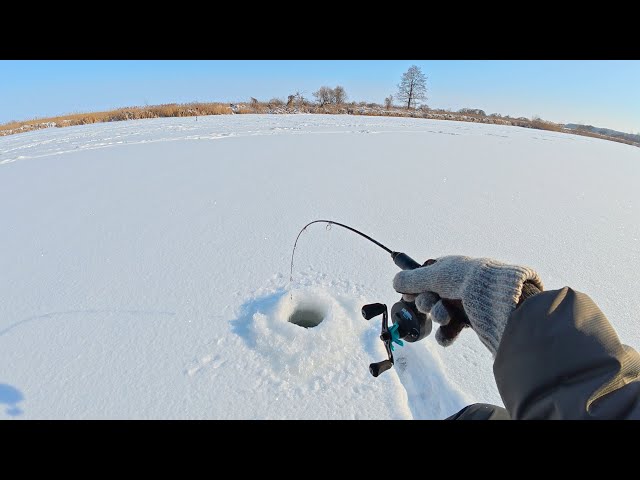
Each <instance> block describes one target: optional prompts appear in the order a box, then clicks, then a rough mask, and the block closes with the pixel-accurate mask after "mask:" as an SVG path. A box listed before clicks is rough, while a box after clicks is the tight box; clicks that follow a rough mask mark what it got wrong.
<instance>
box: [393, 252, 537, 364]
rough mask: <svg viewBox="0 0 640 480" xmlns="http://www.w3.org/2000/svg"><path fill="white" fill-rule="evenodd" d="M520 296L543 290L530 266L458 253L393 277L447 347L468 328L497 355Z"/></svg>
mask: <svg viewBox="0 0 640 480" xmlns="http://www.w3.org/2000/svg"><path fill="white" fill-rule="evenodd" d="M523 287H524V296H530V295H532V294H535V293H537V292H539V291H540V290H543V288H544V287H543V285H542V280H540V277H539V276H538V274H537V273H536V272H535V271H533V270H532V269H530V268H527V267H522V266H518V265H508V264H505V263H502V262H499V261H497V260H493V259H490V258H470V257H464V256H460V255H453V256H447V257H441V258H438V259H436V260H429V261H427V262H426V266H423V267H420V268H416V269H415V270H404V271H401V272H399V273H398V274H396V276H395V277H394V279H393V288H394V289H395V290H396V291H397V292H399V293H402V294H403V298H404V299H405V300H408V301H411V300H414V301H415V303H416V308H417V309H418V310H419V311H421V312H423V313H426V314H427V318H430V319H431V320H433V321H434V322H436V323H438V324H439V325H440V328H439V329H438V331H437V332H436V341H437V342H438V343H439V344H440V345H442V346H448V345H450V344H451V343H452V342H453V341H454V340H455V339H456V337H457V335H458V334H459V333H460V331H461V330H462V328H464V327H466V326H470V327H471V328H472V329H473V330H474V331H475V332H476V334H477V335H478V337H479V338H480V340H481V341H482V343H483V344H484V345H485V346H486V347H487V348H488V349H489V351H490V352H491V354H492V355H493V356H494V357H495V355H496V351H497V350H498V346H499V345H500V339H501V338H502V333H503V332H504V329H505V327H506V325H507V321H508V319H509V315H511V312H513V311H514V310H515V309H516V307H517V305H518V303H519V302H520V301H521V300H522V297H523Z"/></svg>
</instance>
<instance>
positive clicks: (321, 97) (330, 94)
mask: <svg viewBox="0 0 640 480" xmlns="http://www.w3.org/2000/svg"><path fill="white" fill-rule="evenodd" d="M313 96H314V97H316V100H317V102H318V103H319V104H320V106H321V107H324V106H325V105H327V104H328V103H333V100H334V97H335V94H334V91H333V89H332V88H329V87H320V88H319V89H318V91H317V92H313Z"/></svg>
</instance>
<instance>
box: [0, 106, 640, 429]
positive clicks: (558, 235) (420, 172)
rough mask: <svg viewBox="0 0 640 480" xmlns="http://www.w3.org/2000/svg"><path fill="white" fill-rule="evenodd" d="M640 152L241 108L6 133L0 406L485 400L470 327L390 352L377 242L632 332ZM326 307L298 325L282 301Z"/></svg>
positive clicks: (239, 409)
mask: <svg viewBox="0 0 640 480" xmlns="http://www.w3.org/2000/svg"><path fill="white" fill-rule="evenodd" d="M638 183H640V149H638V148H635V147H631V146H627V145H623V144H619V143H613V142H607V141H602V140H597V139H592V138H588V137H581V136H573V135H567V134H561V133H555V132H546V131H539V130H528V129H522V128H518V127H505V126H495V125H480V124H472V123H458V122H446V121H435V120H422V119H399V118H383V117H360V116H358V117H351V116H315V115H292V116H285V115H282V116H261V115H237V116H215V117H204V118H203V117H200V118H198V119H197V120H196V119H195V118H193V117H191V118H170V119H153V120H138V121H129V122H117V123H105V124H94V125H87V126H79V127H69V128H63V129H48V130H41V131H35V132H30V133H25V134H20V135H14V136H8V137H3V138H0V228H1V230H0V231H1V238H2V244H1V245H2V248H1V249H0V419H12V418H15V419H32V418H237V419H250V418H270V419H271V418H294V419H302V418H340V419H342V418H344V419H372V418H373V419H387V418H392V419H410V418H419V419H430V418H443V417H445V416H447V415H450V414H452V413H454V412H455V411H456V410H458V409H460V408H462V407H463V406H464V405H466V404H467V403H471V402H491V403H498V404H501V403H502V402H501V399H500V396H499V394H498V391H497V389H496V387H495V385H494V383H493V376H492V369H491V367H492V359H491V356H490V354H489V352H488V351H486V350H485V349H484V347H483V346H482V345H481V343H480V342H479V340H478V339H477V338H476V337H475V335H474V334H473V333H472V332H471V331H469V330H466V331H464V332H463V333H462V335H461V337H460V339H459V340H458V341H457V342H456V343H455V344H454V345H453V346H451V347H450V348H448V349H443V348H441V347H439V346H438V345H437V344H436V343H435V340H434V339H433V338H432V337H429V338H427V339H426V340H424V341H422V342H419V343H415V344H408V345H406V346H405V347H402V348H399V349H397V350H396V353H397V356H396V366H395V367H394V368H393V369H392V370H390V371H388V372H386V373H383V374H382V375H381V376H380V377H378V378H373V377H372V376H371V375H370V374H369V372H368V365H369V363H371V362H373V361H379V360H383V359H384V358H385V353H384V347H383V345H382V343H381V342H380V341H379V339H378V335H379V333H380V324H379V320H378V319H376V320H375V321H372V323H367V322H366V321H365V320H364V319H363V318H362V317H361V315H360V307H361V306H362V305H363V304H364V303H369V302H378V301H379V302H383V303H387V304H388V305H391V304H393V303H394V302H395V301H396V300H397V299H398V295H397V294H396V293H395V292H394V291H393V289H392V286H391V279H392V278H393V275H394V274H395V273H396V271H397V268H396V267H395V265H394V264H393V262H392V260H391V258H390V257H389V256H388V254H386V253H385V252H384V251H382V250H381V249H379V248H378V247H376V246H375V245H373V244H371V243H369V242H367V241H366V240H364V239H362V238H360V237H358V236H357V235H354V234H353V233H351V232H348V231H345V230H343V229H340V228H338V227H334V228H332V229H331V230H329V231H327V230H326V229H325V227H324V226H323V225H312V226H311V227H309V229H308V230H307V232H305V233H304V234H303V235H302V236H301V238H300V241H299V243H298V248H297V251H296V257H295V268H294V282H293V284H292V285H291V286H290V285H289V262H290V256H291V249H292V247H293V242H294V240H295V237H296V235H297V233H298V231H299V230H300V228H301V227H302V226H303V225H305V224H306V223H307V222H309V221H311V220H314V219H316V218H329V219H333V220H335V221H338V222H343V223H347V224H349V225H351V226H353V227H355V228H357V229H360V230H362V231H363V232H365V233H367V234H369V235H371V236H373V237H374V238H376V239H377V240H378V241H380V242H382V243H384V244H386V245H387V246H389V247H390V248H392V249H394V250H399V251H403V252H406V253H407V254H409V255H410V256H412V257H414V258H415V259H416V260H419V261H424V260H425V259H427V258H435V257H438V256H441V255H446V254H465V255H471V256H492V257H495V258H498V259H501V260H504V261H511V262H516V263H521V264H525V265H529V266H531V267H534V268H535V269H537V270H538V272H539V273H540V275H541V277H542V279H543V280H544V282H545V286H546V288H547V289H553V288H559V287H562V286H564V285H570V286H572V287H573V288H575V289H578V290H581V291H584V292H586V293H588V294H589V295H591V297H592V298H593V299H594V300H595V301H596V302H597V303H598V304H599V306H600V307H601V309H602V310H603V311H604V312H605V313H606V314H607V315H608V317H609V319H610V320H611V322H612V323H613V325H614V326H615V327H616V328H617V330H618V333H619V335H620V337H621V339H622V340H623V342H624V343H627V344H630V345H632V346H635V347H636V348H640V298H639V297H638V294H637V292H638V289H639V287H640V281H639V280H638V269H639V268H640V222H639V220H640V189H639V188H638ZM301 306H304V308H313V309H315V310H316V311H317V312H319V314H320V316H321V317H322V318H323V321H322V323H320V324H319V325H318V326H317V327H315V328H309V329H304V328H301V327H299V326H297V325H294V324H292V323H289V322H288V321H287V320H288V318H289V314H290V313H291V312H292V311H293V310H294V309H296V308H300V307H301Z"/></svg>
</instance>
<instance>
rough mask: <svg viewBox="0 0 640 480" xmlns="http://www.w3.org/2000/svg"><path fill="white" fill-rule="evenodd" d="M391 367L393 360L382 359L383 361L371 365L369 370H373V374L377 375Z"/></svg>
mask: <svg viewBox="0 0 640 480" xmlns="http://www.w3.org/2000/svg"><path fill="white" fill-rule="evenodd" d="M391 367H393V362H392V361H391V360H382V361H381V362H377V363H372V364H371V365H369V372H371V375H373V376H374V377H377V376H378V375H380V374H381V373H382V372H386V371H387V370H389V369H390V368H391Z"/></svg>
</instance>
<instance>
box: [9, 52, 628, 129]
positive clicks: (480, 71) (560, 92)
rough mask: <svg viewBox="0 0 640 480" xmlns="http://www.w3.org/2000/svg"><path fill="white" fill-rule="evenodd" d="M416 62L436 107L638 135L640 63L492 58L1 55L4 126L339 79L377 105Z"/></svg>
mask: <svg viewBox="0 0 640 480" xmlns="http://www.w3.org/2000/svg"><path fill="white" fill-rule="evenodd" d="M412 64H415V65H418V66H419V67H421V68H422V71H423V72H424V73H425V74H426V75H427V77H428V80H427V88H428V97H429V98H428V100H427V104H428V105H429V106H430V107H432V108H445V109H446V108H450V109H452V110H458V109H460V108H463V107H469V108H481V109H483V110H485V112H486V113H494V112H497V113H501V114H503V115H507V114H508V115H511V116H516V117H518V116H524V117H531V116H533V115H538V116H540V117H542V118H544V119H546V120H551V121H555V122H560V123H569V122H573V123H587V124H591V125H596V126H600V127H608V128H613V129H616V130H621V131H625V132H632V133H637V132H640V89H639V86H640V61H610V60H604V61H596V60H593V61H561V60H550V61H546V60H545V61H512V60H509V61H506V60H502V61H494V60H491V61H487V60H473V61H462V60H413V61H412V60H388V61H387V60H336V61H333V60H332V61H328V60H327V61H319V60H304V61H298V60H287V61H284V60H255V61H248V60H224V61H221V60H215V61H214V60H206V61H204V60H203V61H191V60H189V61H186V60H176V61H173V60H172V61H169V60H160V61H136V60H127V61H105V60H91V61H84V60H82V61H81V60H76V61H67V60H42V61H14V60H11V61H7V60H3V61H0V123H4V122H8V121H11V120H25V119H30V118H34V117H45V116H54V115H60V114H65V113H73V112H86V111H96V110H106V109H111V108H116V107H122V106H132V105H144V104H149V105H153V104H160V103H170V102H178V103H183V102H190V101H224V102H235V101H246V100H248V98H249V97H250V96H253V97H256V98H258V99H261V100H268V99H270V98H273V97H281V98H284V97H286V95H288V94H289V93H293V92H295V91H296V90H299V91H302V92H304V93H305V94H306V95H307V96H308V97H311V93H312V92H313V91H315V90H317V88H318V87H319V86H321V85H329V86H335V85H338V84H339V85H342V86H344V87H345V89H346V91H347V94H348V95H349V99H350V100H356V101H361V100H367V101H374V102H379V103H381V102H382V101H383V99H384V97H386V96H387V95H389V94H392V93H395V90H396V85H397V83H398V82H399V80H400V76H401V75H402V73H403V72H404V71H406V70H407V68H408V67H409V66H411V65H412Z"/></svg>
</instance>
